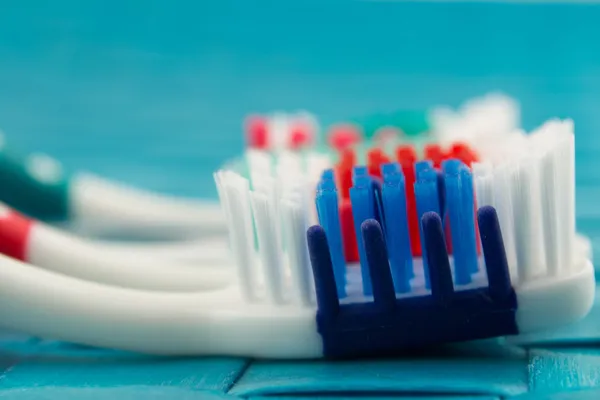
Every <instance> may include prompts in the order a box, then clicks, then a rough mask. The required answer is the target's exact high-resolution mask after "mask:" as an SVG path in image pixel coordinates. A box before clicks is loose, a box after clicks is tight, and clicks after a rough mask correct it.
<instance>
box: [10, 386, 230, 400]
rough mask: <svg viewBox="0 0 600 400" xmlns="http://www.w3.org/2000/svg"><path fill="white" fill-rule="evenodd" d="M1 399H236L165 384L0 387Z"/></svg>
mask: <svg viewBox="0 0 600 400" xmlns="http://www.w3.org/2000/svg"><path fill="white" fill-rule="evenodd" d="M0 399H19V400H29V399H31V400H56V399H78V400H139V399H144V400H236V398H235V397H232V396H228V395H225V394H221V393H214V392H207V391H198V390H193V389H186V388H177V387H165V386H145V385H140V386H134V387H121V388H94V387H79V388H72V387H67V388H64V387H41V388H39V387H28V388H19V389H9V390H2V391H0Z"/></svg>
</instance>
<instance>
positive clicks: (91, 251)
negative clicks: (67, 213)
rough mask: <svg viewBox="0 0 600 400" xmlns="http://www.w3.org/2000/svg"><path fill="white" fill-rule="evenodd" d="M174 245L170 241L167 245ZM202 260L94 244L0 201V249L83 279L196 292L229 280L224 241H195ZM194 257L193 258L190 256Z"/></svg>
mask: <svg viewBox="0 0 600 400" xmlns="http://www.w3.org/2000/svg"><path fill="white" fill-rule="evenodd" d="M172 246H175V245H172ZM196 247H197V251H199V252H201V253H203V254H204V260H203V261H200V263H198V264H195V263H194V262H191V261H187V262H174V261H172V260H170V259H169V256H168V254H167V255H164V252H165V250H167V251H169V252H170V251H172V250H175V249H174V248H172V247H171V248H168V249H165V248H163V249H161V248H159V249H157V250H155V251H153V250H152V249H143V250H141V251H138V252H137V253H133V252H131V247H126V248H124V249H120V250H119V248H118V247H115V246H102V245H97V244H95V243H94V242H93V241H90V240H86V239H81V238H78V237H76V236H73V235H72V234H69V233H66V232H62V231H60V230H59V229H56V228H54V227H51V226H48V225H46V224H44V223H41V222H38V221H34V220H31V219H28V218H26V217H24V216H23V215H21V214H19V213H17V212H15V211H14V210H11V209H10V208H9V207H6V206H4V205H1V204H0V253H2V254H4V255H7V256H9V257H12V258H14V259H17V260H21V261H23V262H26V263H31V264H33V265H36V266H38V267H42V268H44V269H48V270H51V271H55V272H58V273H61V274H64V275H69V276H73V277H77V278H81V279H85V280H90V281H95V282H99V283H103V284H108V285H116V286H123V287H129V288H135V289H146V290H163V291H199V290H211V289H216V288H219V287H224V286H227V285H228V284H229V283H230V281H231V278H232V276H231V271H230V268H228V264H229V263H230V261H229V257H228V255H227V253H228V251H227V250H228V249H227V246H226V244H225V243H223V242H222V241H221V242H217V241H214V240H213V241H212V242H208V243H206V244H202V243H196ZM196 262H197V257H196Z"/></svg>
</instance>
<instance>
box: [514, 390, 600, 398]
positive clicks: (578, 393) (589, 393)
mask: <svg viewBox="0 0 600 400" xmlns="http://www.w3.org/2000/svg"><path fill="white" fill-rule="evenodd" d="M509 399H510V400H598V399H600V390H598V389H591V390H573V391H568V392H555V393H539V392H534V393H527V394H524V395H520V396H515V397H510V398H509Z"/></svg>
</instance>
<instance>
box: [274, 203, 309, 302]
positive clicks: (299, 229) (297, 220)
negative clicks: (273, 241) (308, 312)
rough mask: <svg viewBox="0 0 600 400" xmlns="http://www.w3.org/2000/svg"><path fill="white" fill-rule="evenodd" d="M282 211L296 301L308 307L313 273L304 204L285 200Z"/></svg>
mask: <svg viewBox="0 0 600 400" xmlns="http://www.w3.org/2000/svg"><path fill="white" fill-rule="evenodd" d="M281 209H282V216H283V226H284V230H285V238H286V248H287V252H288V259H289V267H290V271H291V279H292V288H293V291H294V294H295V296H294V299H296V300H297V301H298V302H299V303H300V304H302V305H305V306H307V305H309V304H310V303H311V293H312V292H311V283H310V282H311V278H312V272H311V268H310V262H309V256H308V247H307V244H306V229H307V221H306V213H305V210H304V207H303V206H302V203H301V202H297V201H293V200H284V201H283V202H282V204H281Z"/></svg>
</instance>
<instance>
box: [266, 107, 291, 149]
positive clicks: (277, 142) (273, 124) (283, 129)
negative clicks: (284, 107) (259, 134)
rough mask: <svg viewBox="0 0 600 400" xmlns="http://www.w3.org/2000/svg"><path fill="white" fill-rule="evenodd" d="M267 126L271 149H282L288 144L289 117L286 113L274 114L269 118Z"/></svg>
mask: <svg viewBox="0 0 600 400" xmlns="http://www.w3.org/2000/svg"><path fill="white" fill-rule="evenodd" d="M267 124H268V130H269V138H270V139H271V141H270V143H271V145H272V147H273V149H274V150H282V149H284V148H285V147H286V146H287V143H288V137H289V130H290V117H289V116H288V115H287V114H286V113H283V112H275V113H273V114H271V115H270V116H269V118H268V122H267Z"/></svg>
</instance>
